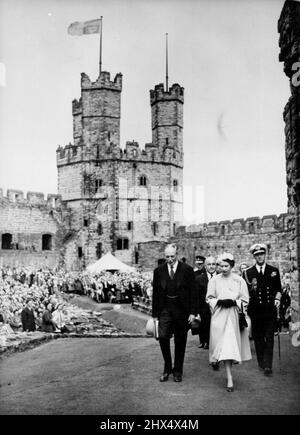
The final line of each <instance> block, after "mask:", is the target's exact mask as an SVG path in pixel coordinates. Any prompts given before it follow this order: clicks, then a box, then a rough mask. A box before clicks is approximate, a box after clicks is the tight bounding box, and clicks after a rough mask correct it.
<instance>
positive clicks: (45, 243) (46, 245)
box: [42, 234, 52, 251]
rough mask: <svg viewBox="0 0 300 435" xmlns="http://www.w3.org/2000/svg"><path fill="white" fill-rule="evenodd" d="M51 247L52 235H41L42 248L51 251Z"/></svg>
mask: <svg viewBox="0 0 300 435" xmlns="http://www.w3.org/2000/svg"><path fill="white" fill-rule="evenodd" d="M51 249H52V236H51V235H50V234H43V235H42V250H43V251H51Z"/></svg>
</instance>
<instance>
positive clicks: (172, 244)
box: [165, 243, 178, 254]
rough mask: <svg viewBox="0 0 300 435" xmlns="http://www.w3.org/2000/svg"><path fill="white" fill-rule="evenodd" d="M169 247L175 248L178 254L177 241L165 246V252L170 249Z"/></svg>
mask: <svg viewBox="0 0 300 435" xmlns="http://www.w3.org/2000/svg"><path fill="white" fill-rule="evenodd" d="M169 249H175V251H176V254H177V250H178V248H177V246H176V245H175V243H169V244H168V245H167V246H166V247H165V252H166V251H167V250H169Z"/></svg>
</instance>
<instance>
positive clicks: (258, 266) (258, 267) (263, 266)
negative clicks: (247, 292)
mask: <svg viewBox="0 0 300 435" xmlns="http://www.w3.org/2000/svg"><path fill="white" fill-rule="evenodd" d="M261 267H262V273H265V268H266V263H264V264H263V265H262V266H260V265H258V264H257V263H256V270H257V272H258V273H259V272H260V269H261Z"/></svg>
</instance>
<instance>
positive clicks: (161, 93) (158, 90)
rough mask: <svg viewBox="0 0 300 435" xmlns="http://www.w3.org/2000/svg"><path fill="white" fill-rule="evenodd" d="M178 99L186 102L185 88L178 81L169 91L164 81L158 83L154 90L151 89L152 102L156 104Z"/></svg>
mask: <svg viewBox="0 0 300 435" xmlns="http://www.w3.org/2000/svg"><path fill="white" fill-rule="evenodd" d="M172 100H177V101H179V102H180V103H182V104H183V103H184V88H183V87H182V86H180V85H179V84H178V83H174V84H173V85H172V86H171V87H170V88H169V90H168V91H165V88H164V85H163V83H160V84H159V85H156V86H155V87H154V90H153V89H151V90H150V104H151V106H152V105H153V104H156V103H158V102H160V101H172Z"/></svg>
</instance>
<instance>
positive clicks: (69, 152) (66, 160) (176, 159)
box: [56, 132, 183, 167]
mask: <svg viewBox="0 0 300 435" xmlns="http://www.w3.org/2000/svg"><path fill="white" fill-rule="evenodd" d="M102 135H103V137H104V138H105V136H106V132H103V133H101V136H102ZM104 143H105V141H104ZM56 158H57V166H58V167H59V166H65V165H70V164H72V163H74V164H76V163H81V162H88V161H94V162H95V163H97V162H101V161H105V160H111V159H115V160H121V161H122V160H123V161H128V160H130V161H133V162H137V163H139V162H154V163H164V164H173V165H175V166H179V167H182V160H183V153H182V152H180V151H178V150H173V149H165V150H163V149H161V148H158V147H157V146H156V145H154V144H152V143H147V144H146V145H145V148H144V149H141V148H140V146H139V143H138V142H136V141H127V142H126V145H125V148H124V149H122V148H120V147H118V146H115V145H114V144H113V142H111V141H109V140H106V145H105V146H97V145H94V146H92V147H88V146H86V145H73V144H71V143H69V144H68V145H66V146H64V147H62V146H59V147H58V148H57V150H56Z"/></svg>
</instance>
